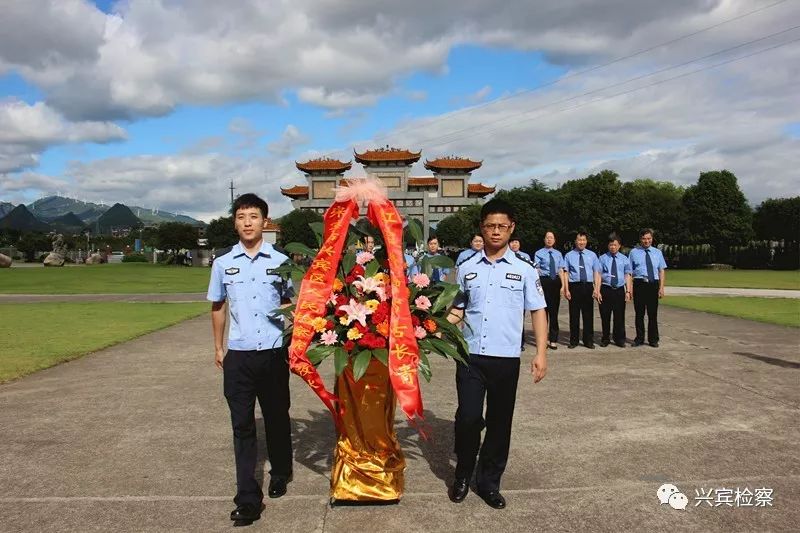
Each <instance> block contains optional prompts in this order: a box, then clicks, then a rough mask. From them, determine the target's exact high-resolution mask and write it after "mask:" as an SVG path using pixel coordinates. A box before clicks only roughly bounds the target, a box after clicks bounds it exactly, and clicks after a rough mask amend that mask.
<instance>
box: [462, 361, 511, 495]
mask: <svg viewBox="0 0 800 533" xmlns="http://www.w3.org/2000/svg"><path fill="white" fill-rule="evenodd" d="M519 365H520V360H519V358H518V357H491V356H485V355H475V354H470V356H469V366H466V365H461V364H459V365H457V366H456V390H457V391H458V410H457V411H456V422H455V433H456V435H455V437H456V439H455V452H456V456H457V458H458V465H457V466H456V477H457V478H466V479H470V478H472V472H473V471H475V463H476V459H477V471H476V478H477V483H478V490H479V491H480V492H484V493H485V492H490V491H495V490H499V489H500V478H501V477H502V476H503V472H504V471H505V469H506V463H507V462H508V450H509V447H510V446H511V422H512V418H513V416H514V404H515V402H516V398H517V382H518V381H519ZM484 397H485V398H486V418H485V420H484V416H483V404H484ZM484 427H485V428H486V436H485V437H484V439H483V445H481V430H483V428H484ZM479 452H480V457H478V454H479Z"/></svg>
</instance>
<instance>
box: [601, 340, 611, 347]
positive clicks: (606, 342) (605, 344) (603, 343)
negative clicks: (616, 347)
mask: <svg viewBox="0 0 800 533" xmlns="http://www.w3.org/2000/svg"><path fill="white" fill-rule="evenodd" d="M608 344H609V343H608V341H600V346H601V347H602V348H605V347H606V346H608Z"/></svg>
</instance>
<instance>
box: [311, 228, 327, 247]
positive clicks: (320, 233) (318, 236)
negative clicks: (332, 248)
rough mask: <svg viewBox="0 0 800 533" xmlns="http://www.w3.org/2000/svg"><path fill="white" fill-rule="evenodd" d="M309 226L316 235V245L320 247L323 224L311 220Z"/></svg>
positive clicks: (323, 231) (323, 230)
mask: <svg viewBox="0 0 800 533" xmlns="http://www.w3.org/2000/svg"><path fill="white" fill-rule="evenodd" d="M308 227H310V228H311V231H313V232H314V235H315V236H316V237H317V246H320V247H322V241H323V236H324V233H325V224H324V223H322V222H312V223H311V224H309V225H308Z"/></svg>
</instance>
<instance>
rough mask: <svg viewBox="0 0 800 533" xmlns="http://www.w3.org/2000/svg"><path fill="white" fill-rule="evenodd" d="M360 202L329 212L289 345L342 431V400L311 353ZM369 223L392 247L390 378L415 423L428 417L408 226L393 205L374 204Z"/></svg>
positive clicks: (294, 362) (293, 363)
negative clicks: (406, 245)
mask: <svg viewBox="0 0 800 533" xmlns="http://www.w3.org/2000/svg"><path fill="white" fill-rule="evenodd" d="M358 212H359V208H358V204H357V203H356V202H355V201H352V200H350V201H346V202H336V203H334V204H333V205H332V206H331V207H330V208H328V210H327V211H326V212H325V217H324V223H325V229H324V235H323V237H324V239H323V243H322V247H321V248H320V250H319V252H318V253H317V256H316V257H315V258H314V261H313V262H312V263H311V267H310V268H309V269H308V271H307V272H306V275H305V276H304V277H303V282H302V284H301V286H300V292H299V294H298V298H297V306H296V309H295V315H294V332H293V334H292V342H291V344H290V346H289V367H290V368H291V370H292V372H294V373H295V374H297V375H298V376H300V377H301V378H303V380H305V382H306V383H308V385H309V386H310V387H311V388H312V389H313V390H314V392H316V394H317V396H319V397H320V399H321V400H322V402H323V403H324V404H325V405H326V406H327V407H328V409H329V410H330V412H331V414H332V415H333V418H334V422H335V423H336V425H337V427H339V424H340V422H341V415H340V413H339V411H338V410H337V406H336V402H337V401H338V398H337V397H336V396H335V395H334V394H332V393H331V392H330V391H328V390H327V389H326V388H325V384H324V383H323V381H322V378H321V377H320V375H319V373H318V372H317V369H316V368H315V367H314V365H313V364H311V362H310V361H309V360H308V356H307V355H306V351H307V350H308V346H309V344H310V343H311V340H312V338H313V337H314V328H313V327H312V325H311V324H312V322H313V321H314V319H315V318H317V317H321V316H324V315H325V309H326V305H327V301H328V298H329V297H330V294H331V291H332V289H333V280H334V279H335V278H336V271H337V267H338V265H339V261H340V260H341V257H342V249H343V248H344V244H345V242H346V241H347V230H348V228H349V225H350V220H351V219H353V218H357V217H358ZM367 218H368V219H369V220H370V222H372V223H373V224H374V225H375V226H376V227H378V228H379V229H380V230H381V233H382V234H383V236H384V240H385V242H386V250H387V255H388V259H389V270H390V273H391V295H392V308H391V315H390V319H389V323H390V325H391V329H390V332H389V378H390V380H391V382H392V388H393V389H394V391H395V393H396V394H397V399H398V402H399V403H400V407H401V409H403V412H404V413H405V414H406V416H407V417H408V418H409V419H413V418H414V416H415V415H416V416H419V417H420V418H422V396H421V394H420V390H419V379H418V375H417V366H418V364H419V348H418V346H417V341H416V338H415V337H414V328H413V327H412V324H411V310H410V309H409V307H408V286H407V285H406V277H405V266H406V265H405V257H404V256H403V253H402V246H403V222H402V219H401V218H400V214H399V213H398V212H397V209H396V208H395V206H394V204H392V203H391V202H389V201H388V200H383V201H381V202H375V201H373V202H371V203H370V204H369V207H368V210H367Z"/></svg>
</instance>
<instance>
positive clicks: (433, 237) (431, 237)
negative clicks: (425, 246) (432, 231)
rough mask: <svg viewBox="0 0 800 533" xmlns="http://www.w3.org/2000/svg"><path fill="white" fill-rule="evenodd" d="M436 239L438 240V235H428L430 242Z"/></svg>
mask: <svg viewBox="0 0 800 533" xmlns="http://www.w3.org/2000/svg"><path fill="white" fill-rule="evenodd" d="M434 239H436V240H437V241H438V240H439V237H437V236H436V235H431V236H430V237H428V242H431V241H432V240H434Z"/></svg>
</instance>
